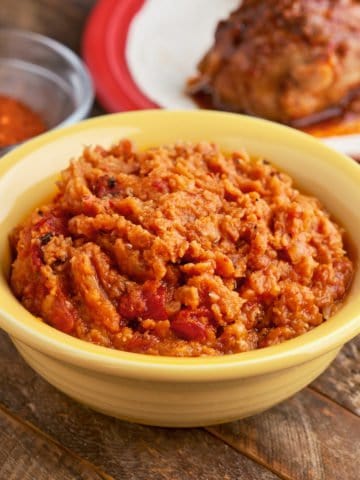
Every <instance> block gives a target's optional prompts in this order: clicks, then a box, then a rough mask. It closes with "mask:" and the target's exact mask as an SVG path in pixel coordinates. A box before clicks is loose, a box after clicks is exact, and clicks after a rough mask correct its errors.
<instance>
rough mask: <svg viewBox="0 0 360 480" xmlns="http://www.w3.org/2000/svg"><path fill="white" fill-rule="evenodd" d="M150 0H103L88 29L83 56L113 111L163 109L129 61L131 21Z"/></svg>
mask: <svg viewBox="0 0 360 480" xmlns="http://www.w3.org/2000/svg"><path fill="white" fill-rule="evenodd" d="M145 1H146V0H131V1H129V0H100V1H98V3H97V4H96V6H95V7H94V8H93V10H92V12H91V14H90V16H89V18H88V20H87V23H86V26H85V30H84V35H83V39H82V55H83V58H84V60H85V63H86V65H87V67H88V69H89V71H90V73H91V75H92V78H93V81H94V84H95V89H96V93H97V98H98V100H99V102H100V103H101V105H102V106H103V107H104V108H105V109H106V110H107V111H109V112H119V111H128V110H142V109H148V108H159V106H158V105H157V104H155V103H154V102H152V101H151V100H150V99H149V98H148V97H147V96H146V95H144V94H143V92H142V91H141V90H140V89H139V87H138V86H137V84H136V83H135V81H134V79H133V78H132V76H131V73H130V70H129V67H128V64H127V61H126V42H127V36H128V31H129V27H130V24H131V22H132V20H133V18H134V16H135V15H136V13H137V12H139V10H141V8H142V7H143V5H144V3H145Z"/></svg>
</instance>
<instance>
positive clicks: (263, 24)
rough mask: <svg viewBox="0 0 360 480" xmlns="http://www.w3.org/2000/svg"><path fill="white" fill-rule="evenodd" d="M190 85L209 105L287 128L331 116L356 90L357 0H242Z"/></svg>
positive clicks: (359, 58)
mask: <svg viewBox="0 0 360 480" xmlns="http://www.w3.org/2000/svg"><path fill="white" fill-rule="evenodd" d="M198 71H199V74H198V76H197V77H196V78H194V79H192V80H190V81H189V85H188V91H189V93H191V94H196V93H199V92H203V93H205V94H208V95H210V96H211V100H212V104H213V105H214V107H215V108H218V109H222V110H231V111H236V112H244V113H247V114H251V115H256V116H260V117H264V118H268V119H272V120H276V121H280V122H284V123H288V124H296V123H297V122H301V121H303V120H304V118H305V119H306V118H308V119H310V120H311V119H312V118H313V119H316V118H317V117H319V114H321V115H325V116H328V117H331V116H332V114H336V113H338V109H339V107H341V106H344V105H345V104H346V103H347V102H349V101H351V100H352V99H353V97H354V96H355V95H357V94H358V93H359V90H360V0H295V1H294V0H244V1H243V2H242V4H241V6H240V7H239V8H238V9H237V10H236V11H234V12H233V13H232V14H231V15H230V17H229V18H228V19H227V20H225V21H221V22H220V23H219V24H218V27H217V30H216V34H215V43H214V45H213V46H212V48H211V49H210V50H209V51H208V53H207V54H206V55H205V56H204V58H203V59H202V60H201V61H200V63H199V65H198Z"/></svg>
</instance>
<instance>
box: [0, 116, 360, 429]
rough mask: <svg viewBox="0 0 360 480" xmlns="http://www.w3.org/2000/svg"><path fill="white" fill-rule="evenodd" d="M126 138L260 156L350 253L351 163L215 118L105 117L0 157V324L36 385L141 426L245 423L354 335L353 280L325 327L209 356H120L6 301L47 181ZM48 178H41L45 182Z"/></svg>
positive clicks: (263, 126)
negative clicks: (16, 250)
mask: <svg viewBox="0 0 360 480" xmlns="http://www.w3.org/2000/svg"><path fill="white" fill-rule="evenodd" d="M124 137H127V138H131V139H132V140H133V141H134V142H135V143H136V144H137V146H138V147H140V148H142V147H149V146H151V145H159V144H163V143H169V142H174V141H176V140H189V141H197V140H211V141H214V142H216V143H218V144H219V145H220V146H221V147H222V148H223V149H225V150H234V149H239V148H245V149H246V150H247V151H248V152H249V153H251V154H253V155H264V156H266V157H267V158H268V159H269V160H271V161H273V162H274V163H275V164H276V165H278V166H279V167H280V168H281V169H283V170H285V171H286V172H288V173H289V174H290V175H292V176H293V177H294V178H295V179H296V182H297V184H298V185H299V186H300V187H301V188H303V189H304V190H305V191H306V192H308V193H311V194H313V195H315V196H317V197H318V198H320V200H321V201H322V202H323V204H324V205H325V206H326V207H327V208H328V209H329V210H330V212H332V214H333V215H334V217H335V218H336V219H338V220H340V222H341V223H342V225H343V226H344V227H345V229H346V230H347V231H348V233H349V237H350V242H351V245H352V247H353V256H354V259H355V262H356V263H357V257H358V249H359V246H360V208H359V205H360V167H359V166H358V165H356V164H355V162H353V161H351V160H350V159H348V158H347V157H345V156H343V155H341V154H339V153H336V152H335V151H332V150H330V149H329V148H327V147H326V146H324V145H323V144H321V143H320V142H318V141H317V140H315V139H313V138H311V137H310V136H307V135H305V134H303V133H300V132H297V131H295V130H292V129H289V128H287V127H283V126H280V125H277V124H273V123H271V122H267V121H264V120H258V119H254V118H248V117H244V116H241V115H233V114H227V113H219V112H207V111H189V112H171V111H165V110H156V111H147V112H134V113H124V114H116V115H108V116H104V117H98V118H95V119H91V120H87V121H85V122H82V123H80V124H78V125H75V126H72V127H69V128H66V129H63V130H57V131H53V132H50V133H47V134H45V135H42V136H40V137H38V138H36V139H34V140H32V141H30V142H28V143H26V144H24V145H23V146H21V147H19V148H18V149H16V150H15V151H13V152H11V153H10V154H8V155H7V156H5V157H3V158H2V159H1V160H0V222H1V228H0V259H1V273H0V326H1V327H2V328H3V329H4V330H6V331H7V332H8V333H9V334H10V335H11V337H12V339H13V341H14V343H15V345H16V347H17V348H18V350H19V352H20V353H21V355H22V356H23V357H24V358H25V360H26V361H27V362H28V363H29V364H30V365H31V366H32V367H33V368H34V369H35V370H36V371H37V372H38V373H39V374H40V375H42V376H43V377H44V378H45V379H47V380H48V381H49V382H50V383H52V384H53V385H55V386H56V387H57V388H59V389H60V390H62V391H63V392H65V393H67V394H69V395H70V396H72V397H73V398H75V399H77V400H79V401H80V402H83V403H86V404H88V405H90V406H91V407H93V408H95V409H97V410H100V411H102V412H104V413H107V414H110V415H114V416H117V417H120V418H123V419H127V420H131V421H138V422H142V423H146V424H150V425H164V426H182V427H185V426H196V425H207V424H211V423H219V422H224V421H229V420H233V419H237V418H240V417H245V416H248V415H252V414H254V413H257V412H260V411H262V410H265V409H266V408H269V407H271V406H272V405H274V404H275V403H277V402H279V401H281V400H283V399H285V398H287V397H289V396H290V395H292V394H294V393H295V392H297V391H298V390H300V389H301V388H303V387H304V386H305V385H307V384H308V383H309V382H311V381H312V380H313V379H314V378H315V377H317V376H318V375H319V374H320V373H321V372H322V371H323V370H324V369H325V368H326V367H327V366H328V364H329V363H330V362H331V361H332V359H333V358H334V357H335V355H336V354H337V352H338V351H339V349H340V348H341V346H342V345H343V344H344V343H345V342H346V341H348V340H350V339H351V338H352V337H354V336H355V335H356V334H358V333H359V332H360V272H359V269H358V267H357V266H356V273H355V277H354V281H353V283H352V287H351V290H350V293H349V295H348V296H347V299H346V301H345V304H344V306H343V307H342V309H341V310H340V311H339V312H338V313H337V314H336V315H335V316H334V317H332V318H331V319H330V320H329V321H328V322H326V323H324V324H322V325H320V326H319V327H317V328H315V329H314V330H312V331H311V332H309V333H306V334H305V335H302V336H300V337H298V338H295V339H293V340H289V341H287V342H285V343H283V344H281V345H277V346H273V347H269V348H266V349H262V350H256V351H253V352H247V353H240V354H236V355H227V356H222V357H213V358H206V357H201V358H185V359H180V358H170V357H155V356H150V355H141V354H134V353H127V352H120V351H115V350H111V349H106V348H104V347H99V346H96V345H92V344H89V343H86V342H84V341H81V340H78V339H76V338H72V337H70V336H68V335H66V334H64V333H61V332H59V331H57V330H55V329H53V328H52V327H50V326H48V325H46V324H44V323H42V322H41V321H40V320H39V319H36V318H35V317H33V316H32V315H31V314H30V313H29V312H27V311H26V310H25V309H24V308H23V307H22V306H21V304H20V303H19V302H18V301H17V300H16V299H15V298H14V296H13V295H12V293H11V291H10V289H9V286H8V283H7V278H8V273H9V264H10V253H9V247H8V233H9V232H10V231H11V229H12V228H13V227H14V226H15V225H16V224H17V223H18V222H19V221H20V220H21V219H22V218H23V217H24V216H25V215H26V213H27V212H28V211H29V209H31V208H32V207H34V206H36V205H39V204H40V203H41V202H42V201H43V199H44V198H46V197H47V196H48V195H50V194H51V193H52V192H53V191H54V185H53V180H54V178H56V173H57V172H59V170H61V169H63V168H65V167H66V166H67V164H68V161H69V158H71V157H73V156H76V155H78V154H80V153H81V150H82V148H83V146H84V145H87V144H94V143H97V144H102V145H105V146H106V145H110V144H111V143H113V142H114V141H117V140H119V139H120V138H124ZM49 179H50V180H49Z"/></svg>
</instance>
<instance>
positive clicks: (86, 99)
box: [0, 27, 95, 156]
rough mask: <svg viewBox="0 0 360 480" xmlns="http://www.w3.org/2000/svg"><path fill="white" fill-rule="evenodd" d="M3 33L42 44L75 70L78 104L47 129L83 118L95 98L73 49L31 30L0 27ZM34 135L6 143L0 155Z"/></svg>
mask: <svg viewBox="0 0 360 480" xmlns="http://www.w3.org/2000/svg"><path fill="white" fill-rule="evenodd" d="M2 33H4V34H5V35H7V36H9V35H13V36H15V37H20V38H23V39H24V40H29V39H31V40H34V41H35V42H37V43H39V44H41V45H44V46H46V47H48V48H49V50H52V51H54V52H56V53H57V54H59V56H61V57H63V58H64V59H65V60H66V61H67V62H68V63H69V64H70V65H71V66H72V67H73V68H74V69H75V70H76V72H77V74H78V78H79V80H80V83H81V88H80V90H81V96H82V97H81V101H80V103H79V106H78V107H77V108H76V109H75V110H74V111H73V112H72V113H71V114H70V115H69V116H68V117H66V118H64V119H63V120H62V121H61V122H60V123H58V124H57V125H55V126H54V127H52V128H51V129H50V130H47V131H46V132H45V133H47V132H48V131H52V130H55V129H57V128H62V127H65V126H67V125H71V124H73V123H76V122H78V121H80V120H81V119H83V118H85V117H86V116H87V115H88V113H89V112H90V109H91V107H92V104H93V102H94V98H95V89H94V83H93V81H92V78H91V76H90V72H89V69H88V67H87V66H86V64H85V62H84V61H83V60H82V59H81V58H80V56H79V55H77V54H76V53H75V52H74V51H73V50H71V49H70V48H69V47H67V46H66V45H65V44H63V43H60V42H58V41H57V40H55V39H53V38H51V37H48V36H46V35H43V34H41V33H37V32H33V31H31V30H23V29H20V28H19V29H18V28H12V27H0V35H1V34H2ZM33 138H35V137H32V138H30V139H28V140H25V141H23V142H18V143H14V144H13V145H8V146H5V147H3V148H1V149H0V156H1V155H4V154H6V153H7V152H8V151H9V150H12V149H14V148H17V147H18V146H20V145H22V144H23V143H25V142H27V141H30V140H32V139H33Z"/></svg>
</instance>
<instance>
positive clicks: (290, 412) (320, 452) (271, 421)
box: [208, 389, 360, 480]
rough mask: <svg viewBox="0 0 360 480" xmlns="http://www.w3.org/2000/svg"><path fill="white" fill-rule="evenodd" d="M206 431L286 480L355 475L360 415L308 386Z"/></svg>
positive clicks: (353, 479) (359, 464) (352, 479)
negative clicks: (268, 406)
mask: <svg viewBox="0 0 360 480" xmlns="http://www.w3.org/2000/svg"><path fill="white" fill-rule="evenodd" d="M208 431H209V432H211V433H212V434H213V435H215V436H216V437H217V438H220V439H222V440H224V441H225V442H226V443H227V444H228V445H231V446H232V447H233V448H235V449H237V450H238V451H239V452H242V453H244V454H246V455H248V456H249V457H250V458H254V459H256V460H257V461H258V462H261V463H262V464H263V465H265V466H266V467H268V468H271V469H272V471H274V472H275V473H277V474H278V475H280V476H281V477H282V478H285V479H296V480H309V479H314V480H345V479H346V480H358V478H359V471H360V456H359V452H360V418H358V417H357V416H355V415H354V414H352V413H351V412H349V411H348V410H346V409H344V408H343V407H341V406H338V405H337V404H335V403H334V402H332V401H330V400H328V399H327V398H326V397H324V396H322V395H320V394H318V393H316V392H313V391H311V390H310V389H305V390H303V391H302V392H301V393H299V394H298V395H296V396H295V397H293V398H292V399H290V400H288V401H286V402H283V403H282V404H280V405H278V406H276V407H274V408H273V409H271V410H269V411H267V412H264V413H263V414H261V415H257V416H255V417H252V418H248V419H244V420H241V421H238V422H232V423H228V424H224V425H220V426H214V427H210V428H208Z"/></svg>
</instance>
